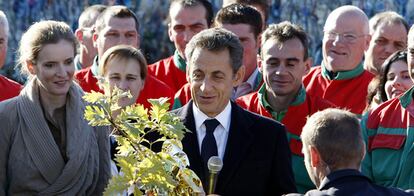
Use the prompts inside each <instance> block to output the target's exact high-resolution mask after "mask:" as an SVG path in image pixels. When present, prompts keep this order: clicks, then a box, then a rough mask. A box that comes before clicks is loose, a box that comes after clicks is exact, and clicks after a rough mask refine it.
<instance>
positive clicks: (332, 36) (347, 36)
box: [324, 31, 366, 43]
mask: <svg viewBox="0 0 414 196" xmlns="http://www.w3.org/2000/svg"><path fill="white" fill-rule="evenodd" d="M324 33H325V34H324V36H325V37H326V38H328V40H336V38H337V37H338V39H342V40H344V41H345V42H347V43H355V42H356V40H357V39H358V38H360V37H364V36H366V35H365V34H363V35H356V34H353V33H336V32H333V31H325V32H324Z"/></svg>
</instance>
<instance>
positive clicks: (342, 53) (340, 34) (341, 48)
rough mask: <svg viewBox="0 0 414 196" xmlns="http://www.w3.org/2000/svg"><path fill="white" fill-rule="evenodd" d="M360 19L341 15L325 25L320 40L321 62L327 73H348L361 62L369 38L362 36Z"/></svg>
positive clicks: (362, 24) (362, 26)
mask: <svg viewBox="0 0 414 196" xmlns="http://www.w3.org/2000/svg"><path fill="white" fill-rule="evenodd" d="M360 18H361V17H357V16H355V15H352V14H342V15H340V16H338V17H336V18H331V19H329V17H328V20H329V21H327V22H326V24H325V29H324V37H323V40H322V43H323V45H322V50H323V62H324V64H325V66H326V68H327V69H328V70H329V71H333V72H338V71H349V70H352V69H355V68H356V67H357V66H358V64H359V63H360V62H361V60H362V58H363V56H364V51H365V50H366V49H367V48H368V44H369V40H370V36H369V35H366V34H364V27H365V26H364V22H363V21H361V19H360Z"/></svg>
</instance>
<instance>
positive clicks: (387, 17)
mask: <svg viewBox="0 0 414 196" xmlns="http://www.w3.org/2000/svg"><path fill="white" fill-rule="evenodd" d="M381 24H402V25H403V26H404V28H405V30H406V31H407V32H408V30H409V26H408V23H407V21H406V20H405V19H404V18H403V17H402V16H401V15H399V14H398V13H396V12H393V11H387V12H380V13H378V14H375V15H374V16H373V17H372V18H371V19H370V20H369V32H370V34H373V33H374V32H375V31H376V30H377V28H378V27H379V26H380V25H381Z"/></svg>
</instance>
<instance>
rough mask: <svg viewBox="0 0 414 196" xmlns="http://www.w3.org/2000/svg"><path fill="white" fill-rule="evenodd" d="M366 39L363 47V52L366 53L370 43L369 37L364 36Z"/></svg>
mask: <svg viewBox="0 0 414 196" xmlns="http://www.w3.org/2000/svg"><path fill="white" fill-rule="evenodd" d="M366 36H367V37H366V38H365V45H364V51H365V52H366V51H367V50H368V48H369V44H370V42H371V38H372V37H371V35H369V34H368V35H366Z"/></svg>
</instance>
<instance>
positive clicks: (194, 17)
mask: <svg viewBox="0 0 414 196" xmlns="http://www.w3.org/2000/svg"><path fill="white" fill-rule="evenodd" d="M169 14H170V18H171V22H170V24H169V25H168V36H169V37H170V40H171V41H172V42H174V45H175V48H176V49H177V50H178V53H179V54H180V56H181V57H183V58H185V52H184V51H185V47H186V45H187V43H188V42H189V41H190V40H191V38H192V37H193V36H194V35H195V34H197V33H198V32H200V31H202V30H204V29H207V28H208V25H207V20H206V9H205V8H204V7H203V6H202V5H197V6H193V7H183V6H182V5H180V4H178V3H175V4H173V5H172V7H171V9H170V13H169Z"/></svg>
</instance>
